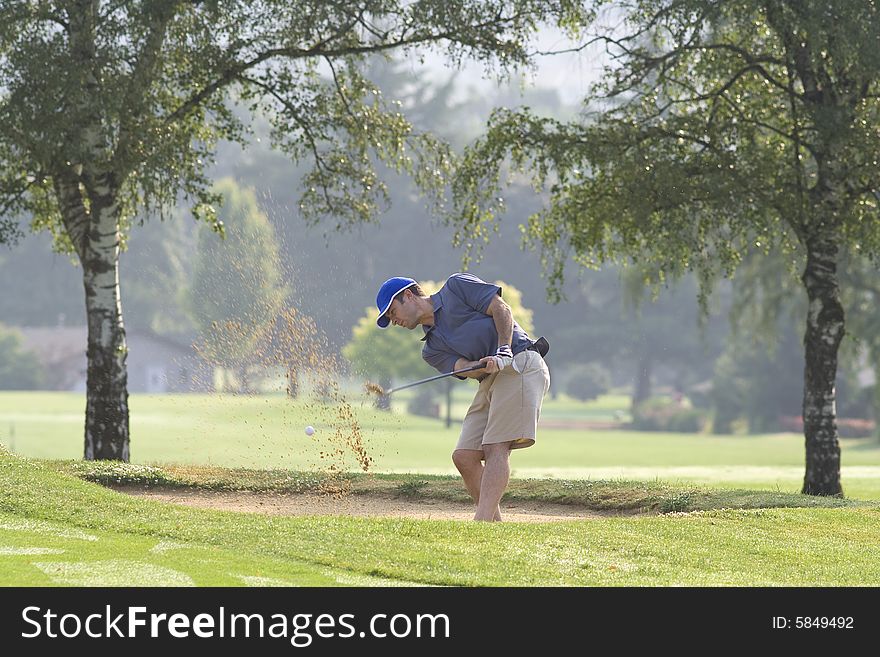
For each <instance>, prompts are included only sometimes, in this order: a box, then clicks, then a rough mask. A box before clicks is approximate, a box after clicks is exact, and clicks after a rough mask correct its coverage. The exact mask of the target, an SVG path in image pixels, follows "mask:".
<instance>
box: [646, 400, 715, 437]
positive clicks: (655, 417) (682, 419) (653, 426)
mask: <svg viewBox="0 0 880 657" xmlns="http://www.w3.org/2000/svg"><path fill="white" fill-rule="evenodd" d="M707 417H708V414H707V412H706V411H703V410H700V409H696V408H691V407H690V406H687V405H683V404H682V403H680V402H678V401H675V400H674V399H671V398H668V397H651V398H650V399H646V400H645V401H643V402H642V403H641V404H638V405H637V406H636V407H635V409H633V421H632V425H631V427H632V428H633V429H636V430H637V431H672V432H676V433H699V432H700V431H702V430H703V427H704V426H705V424H706V420H707Z"/></svg>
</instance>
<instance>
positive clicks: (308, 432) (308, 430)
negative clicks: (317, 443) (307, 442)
mask: <svg viewBox="0 0 880 657" xmlns="http://www.w3.org/2000/svg"><path fill="white" fill-rule="evenodd" d="M313 433H315V427H313V426H308V427H306V435H307V436H311V435H312V434H313Z"/></svg>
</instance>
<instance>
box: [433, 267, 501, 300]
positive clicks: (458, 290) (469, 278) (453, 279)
mask: <svg viewBox="0 0 880 657" xmlns="http://www.w3.org/2000/svg"><path fill="white" fill-rule="evenodd" d="M497 289H498V286H497V285H493V284H492V283H487V282H486V281H484V280H483V279H482V278H478V277H477V276H474V275H473V274H469V273H467V272H456V273H454V274H452V276H450V277H449V278H447V279H446V283H445V284H444V285H443V287H442V288H441V289H440V291H441V292H444V291H446V290H448V291H450V292H452V293H453V294H455V295H456V296H458V297H462V298H467V297H469V296H471V295H473V294H474V293H477V294H480V293H485V292H487V291H490V290H492V291H494V290H497Z"/></svg>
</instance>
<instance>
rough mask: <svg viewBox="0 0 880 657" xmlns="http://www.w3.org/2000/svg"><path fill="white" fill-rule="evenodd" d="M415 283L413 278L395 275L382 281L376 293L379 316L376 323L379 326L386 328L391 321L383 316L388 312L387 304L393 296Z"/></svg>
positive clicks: (389, 303)
mask: <svg viewBox="0 0 880 657" xmlns="http://www.w3.org/2000/svg"><path fill="white" fill-rule="evenodd" d="M415 284H416V282H415V281H414V280H413V279H411V278H407V277H406V276H395V277H394V278H389V279H388V280H387V281H385V282H384V283H382V287H380V288H379V294H377V295H376V307H377V308H378V309H379V317H377V318H376V324H377V325H378V326H379V328H388V325H389V324H390V323H391V320H390V319H388V318H387V317H386V316H385V313H386V312H388V306H390V305H391V302H392V301H394V297H396V296H397V295H398V294H400V293H401V292H403V291H404V290H405V289H406V288H408V287H412V286H413V285H415Z"/></svg>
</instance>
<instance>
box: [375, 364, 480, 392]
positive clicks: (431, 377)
mask: <svg viewBox="0 0 880 657" xmlns="http://www.w3.org/2000/svg"><path fill="white" fill-rule="evenodd" d="M485 367H486V363H477V364H476V365H473V366H472V367H465V368H464V369H460V370H455V371H454V372H447V373H446V374H437V375H435V376H429V377H428V378H427V379H422V380H421V381H413V382H412V383H407V384H406V385H404V386H397V387H396V388H389V389H388V390H382V392H381V394H383V395H390V394H391V393H392V392H397V391H398V390H403V389H405V388H412V387H413V386H418V385H421V384H423V383H428V382H429V381H436V380H437V379H443V378H445V377H447V376H455V375H456V374H464V373H465V372H473V371H474V370H481V369H483V368H485ZM377 387H378V386H377Z"/></svg>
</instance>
